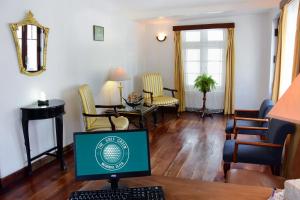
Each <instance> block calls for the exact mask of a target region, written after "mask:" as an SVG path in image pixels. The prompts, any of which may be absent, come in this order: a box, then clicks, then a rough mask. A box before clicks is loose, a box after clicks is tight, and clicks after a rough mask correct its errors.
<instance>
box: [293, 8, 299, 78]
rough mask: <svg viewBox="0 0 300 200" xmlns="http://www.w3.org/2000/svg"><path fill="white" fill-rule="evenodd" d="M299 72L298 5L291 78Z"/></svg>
mask: <svg viewBox="0 0 300 200" xmlns="http://www.w3.org/2000/svg"><path fill="white" fill-rule="evenodd" d="M299 73H300V6H298V16H297V30H296V38H295V50H294V63H293V80H294V79H295V78H296V76H297V75H298V74H299Z"/></svg>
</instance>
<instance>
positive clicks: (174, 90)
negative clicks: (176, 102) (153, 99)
mask: <svg viewBox="0 0 300 200" xmlns="http://www.w3.org/2000/svg"><path fill="white" fill-rule="evenodd" d="M163 89H164V90H167V91H170V92H172V96H173V97H175V94H174V92H177V90H176V89H170V88H165V87H164V88H163Z"/></svg>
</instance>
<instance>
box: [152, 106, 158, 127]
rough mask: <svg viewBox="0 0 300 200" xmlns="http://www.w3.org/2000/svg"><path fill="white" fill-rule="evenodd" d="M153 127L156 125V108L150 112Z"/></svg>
mask: <svg viewBox="0 0 300 200" xmlns="http://www.w3.org/2000/svg"><path fill="white" fill-rule="evenodd" d="M152 117H153V124H154V127H156V126H157V109H156V110H154V111H153V112H152Z"/></svg>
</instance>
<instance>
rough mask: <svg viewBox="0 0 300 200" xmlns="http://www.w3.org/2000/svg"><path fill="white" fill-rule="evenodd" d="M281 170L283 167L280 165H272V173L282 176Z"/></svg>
mask: <svg viewBox="0 0 300 200" xmlns="http://www.w3.org/2000/svg"><path fill="white" fill-rule="evenodd" d="M280 170H281V167H280V166H279V165H272V166H271V171H272V174H273V175H275V176H280Z"/></svg>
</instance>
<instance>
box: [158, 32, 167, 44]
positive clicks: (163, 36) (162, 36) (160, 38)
mask: <svg viewBox="0 0 300 200" xmlns="http://www.w3.org/2000/svg"><path fill="white" fill-rule="evenodd" d="M156 39H157V40H158V41H159V42H163V41H165V40H166V39H167V34H166V33H164V32H159V33H157V34H156Z"/></svg>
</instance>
